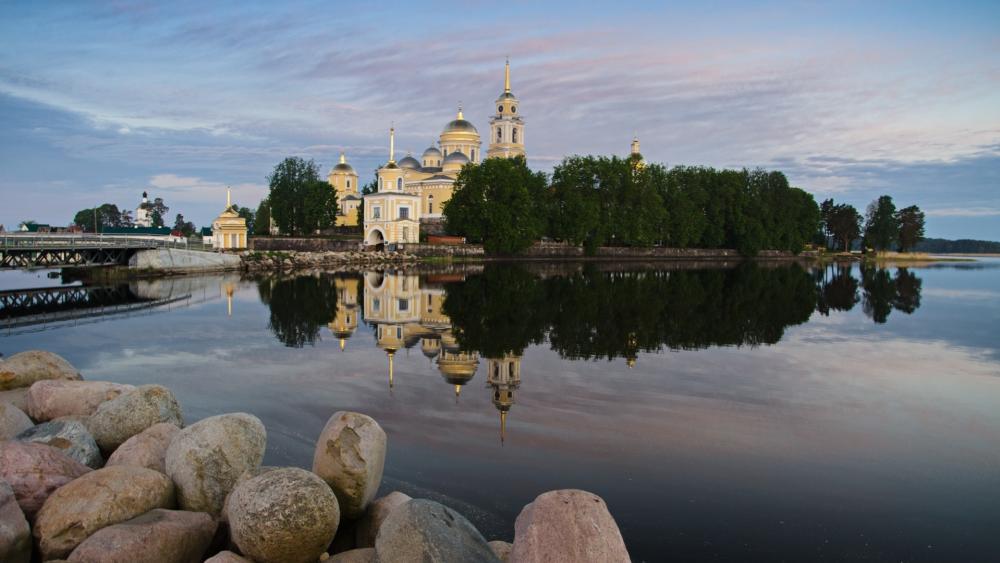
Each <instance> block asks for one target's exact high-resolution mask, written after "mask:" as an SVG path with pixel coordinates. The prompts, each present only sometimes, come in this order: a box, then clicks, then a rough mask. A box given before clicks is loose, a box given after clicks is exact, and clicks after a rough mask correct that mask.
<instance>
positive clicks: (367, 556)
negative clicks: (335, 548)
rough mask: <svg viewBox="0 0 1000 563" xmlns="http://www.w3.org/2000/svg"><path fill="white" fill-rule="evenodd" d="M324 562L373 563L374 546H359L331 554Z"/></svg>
mask: <svg viewBox="0 0 1000 563" xmlns="http://www.w3.org/2000/svg"><path fill="white" fill-rule="evenodd" d="M325 563H375V548H374V547H360V548H358V549H352V550H350V551H344V552H342V553H338V554H336V555H333V556H331V557H330V558H329V559H327V560H326V562H325Z"/></svg>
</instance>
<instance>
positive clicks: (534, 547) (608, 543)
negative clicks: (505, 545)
mask: <svg viewBox="0 0 1000 563" xmlns="http://www.w3.org/2000/svg"><path fill="white" fill-rule="evenodd" d="M510 561H511V563H535V562H541V561H575V562H577V563H588V562H594V563H617V562H624V563H628V562H629V561H630V559H629V556H628V551H627V550H626V549H625V541H624V540H623V539H622V534H621V532H620V531H619V530H618V524H616V523H615V519H614V518H612V517H611V513H609V512H608V506H607V505H606V504H604V500H603V499H601V497H599V496H597V495H595V494H593V493H588V492H587V491H580V490H575V489H563V490H559V491H549V492H547V493H542V494H541V495H539V496H538V498H536V499H535V500H534V502H532V503H531V504H529V505H527V506H525V507H524V509H523V510H521V514H519V515H518V517H517V521H516V522H515V523H514V549H513V550H512V551H511V554H510Z"/></svg>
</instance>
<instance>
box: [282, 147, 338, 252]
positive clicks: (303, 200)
mask: <svg viewBox="0 0 1000 563" xmlns="http://www.w3.org/2000/svg"><path fill="white" fill-rule="evenodd" d="M267 181H268V185H269V186H270V193H269V195H268V201H269V202H270V204H271V205H270V209H271V218H272V219H274V222H275V224H276V225H277V226H278V229H279V230H281V232H283V233H286V234H290V235H299V234H309V233H312V231H313V230H315V229H316V227H315V222H316V220H317V218H318V216H319V215H321V214H322V213H317V211H316V208H317V207H320V208H322V207H324V205H323V203H322V202H321V203H320V204H315V203H312V202H307V200H308V197H309V195H310V194H315V192H316V190H315V186H314V184H315V183H316V182H321V180H320V177H319V166H318V165H317V164H316V163H315V162H314V161H313V160H304V159H302V158H300V157H297V156H293V157H288V158H286V159H284V160H282V161H281V162H280V163H278V164H277V165H276V166H275V167H274V171H273V172H271V174H270V175H268V177H267ZM327 191H329V192H330V193H331V194H332V192H333V190H332V189H330V187H329V186H327ZM307 206H308V207H309V208H310V210H309V211H308V212H307V210H306V208H307ZM307 215H308V218H307Z"/></svg>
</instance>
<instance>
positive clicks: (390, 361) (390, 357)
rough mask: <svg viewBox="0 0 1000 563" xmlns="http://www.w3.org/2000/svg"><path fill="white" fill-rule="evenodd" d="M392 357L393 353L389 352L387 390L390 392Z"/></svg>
mask: <svg viewBox="0 0 1000 563" xmlns="http://www.w3.org/2000/svg"><path fill="white" fill-rule="evenodd" d="M392 356H393V352H391V351H390V352H389V389H390V390H392V385H393V383H392Z"/></svg>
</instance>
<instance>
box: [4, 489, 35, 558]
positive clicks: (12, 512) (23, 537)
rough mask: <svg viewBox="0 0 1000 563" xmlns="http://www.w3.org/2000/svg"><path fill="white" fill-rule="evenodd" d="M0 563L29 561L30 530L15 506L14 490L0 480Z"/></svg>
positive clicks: (16, 505)
mask: <svg viewBox="0 0 1000 563" xmlns="http://www.w3.org/2000/svg"><path fill="white" fill-rule="evenodd" d="M0 561H4V562H6V563H28V562H29V561H31V528H30V527H28V521H27V520H26V519H25V518H24V512H22V511H21V507H20V506H18V504H17V498H16V497H15V496H14V489H12V488H10V485H9V484H8V483H7V482H6V481H2V480H0Z"/></svg>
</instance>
